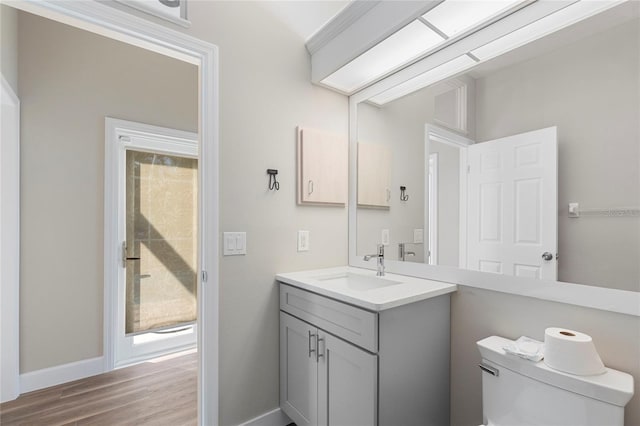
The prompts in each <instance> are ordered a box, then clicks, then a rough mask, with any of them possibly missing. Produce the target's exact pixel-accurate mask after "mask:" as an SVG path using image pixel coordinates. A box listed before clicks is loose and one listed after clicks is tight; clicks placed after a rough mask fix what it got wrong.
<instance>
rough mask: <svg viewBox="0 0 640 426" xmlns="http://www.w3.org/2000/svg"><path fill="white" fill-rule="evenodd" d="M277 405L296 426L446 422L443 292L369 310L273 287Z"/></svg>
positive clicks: (407, 425)
mask: <svg viewBox="0 0 640 426" xmlns="http://www.w3.org/2000/svg"><path fill="white" fill-rule="evenodd" d="M280 407H281V408H282V410H283V411H284V412H285V413H286V414H287V415H288V416H289V417H290V418H291V420H293V421H294V422H295V423H296V425H297V426H316V425H317V426H326V425H335V426H376V425H379V426H392V425H393V426H396V425H403V426H414V425H415V426H426V425H438V426H439V425H444V424H448V423H449V295H448V294H447V295H441V296H438V297H434V298H432V299H427V300H422V301H419V302H414V303H410V304H407V305H403V306H398V307H395V308H391V309H387V310H383V311H379V312H373V311H369V310H366V309H362V308H360V307H357V306H353V305H350V304H347V303H343V302H341V301H338V300H335V299H331V298H328V297H325V296H321V295H319V294H316V293H312V292H309V291H306V290H303V289H301V288H298V287H294V286H290V285H287V284H283V283H280Z"/></svg>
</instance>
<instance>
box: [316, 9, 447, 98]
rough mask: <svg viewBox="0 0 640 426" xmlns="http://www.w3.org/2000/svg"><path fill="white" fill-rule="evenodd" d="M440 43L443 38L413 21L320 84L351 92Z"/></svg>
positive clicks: (420, 23)
mask: <svg viewBox="0 0 640 426" xmlns="http://www.w3.org/2000/svg"><path fill="white" fill-rule="evenodd" d="M443 41H444V38H442V37H441V36H440V35H438V34H437V33H436V32H435V31H433V30H431V29H430V28H429V27H427V26H426V25H424V24H423V23H422V22H420V21H418V20H416V21H413V22H412V23H410V24H409V25H407V26H406V27H404V28H402V29H401V30H399V31H398V32H396V33H394V34H393V35H391V36H389V37H387V38H386V39H385V40H383V41H382V42H380V43H378V44H377V45H376V46H374V47H373V48H371V49H369V50H368V51H366V52H365V53H363V54H362V55H360V56H358V57H357V58H356V59H354V60H353V61H351V62H349V63H348V64H346V65H345V66H343V67H342V68H340V69H339V70H337V71H336V72H334V73H333V74H331V75H330V76H328V77H326V78H325V79H324V80H322V83H324V84H327V85H329V86H331V87H334V88H336V89H338V90H342V91H343V92H346V93H352V92H353V91H354V90H356V89H358V88H360V87H362V86H364V85H366V84H367V83H370V82H372V81H374V80H376V79H377V78H379V77H382V76H383V75H385V74H387V73H389V72H391V71H393V70H395V69H396V68H399V67H401V66H403V65H405V64H407V63H408V62H410V61H411V60H413V59H417V58H418V57H420V56H421V55H423V54H424V53H426V52H428V51H429V50H431V48H433V47H434V46H435V45H437V44H439V43H442V42H443Z"/></svg>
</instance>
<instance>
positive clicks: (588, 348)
mask: <svg viewBox="0 0 640 426" xmlns="http://www.w3.org/2000/svg"><path fill="white" fill-rule="evenodd" d="M544 362H545V364H547V365H548V366H549V367H551V368H553V369H555V370H560V371H564V372H565V373H570V374H576V375H579V376H593V375H596V374H602V373H604V372H606V369H605V367H604V364H603V363H602V360H601V359H600V355H598V351H597V350H596V347H595V345H594V344H593V340H592V339H591V336H589V335H587V334H584V333H580V332H579V331H573V330H567V329H565V328H558V327H550V328H547V329H546V330H545V331H544Z"/></svg>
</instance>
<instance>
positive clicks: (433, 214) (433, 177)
mask: <svg viewBox="0 0 640 426" xmlns="http://www.w3.org/2000/svg"><path fill="white" fill-rule="evenodd" d="M426 155H427V156H428V160H427V164H428V167H427V170H426V173H427V182H426V184H427V186H426V188H427V190H429V189H431V191H429V192H428V195H427V197H425V198H428V200H426V202H427V206H428V208H429V210H428V211H427V212H426V218H425V220H426V222H425V225H426V228H427V229H428V231H427V243H426V244H424V243H423V244H422V246H423V248H424V263H428V264H429V265H437V264H438V208H439V202H438V193H439V188H438V161H439V158H438V153H437V152H434V153H433V154H430V153H428V152H427V153H426Z"/></svg>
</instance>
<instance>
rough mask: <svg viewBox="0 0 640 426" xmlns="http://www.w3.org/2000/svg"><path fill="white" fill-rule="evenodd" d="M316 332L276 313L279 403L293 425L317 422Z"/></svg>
mask: <svg viewBox="0 0 640 426" xmlns="http://www.w3.org/2000/svg"><path fill="white" fill-rule="evenodd" d="M317 332H318V331H317V329H316V328H315V327H312V326H310V325H309V324H307V323H305V322H302V321H300V320H299V319H296V318H294V317H292V316H290V315H287V314H285V313H283V312H280V406H281V408H282V410H283V411H284V412H285V413H286V414H287V415H288V416H289V417H290V418H291V420H293V421H294V422H295V423H296V425H297V426H315V425H317V418H318V402H317V401H318V372H317V362H316V356H315V355H316V353H315V350H316V348H315V345H316V333H317Z"/></svg>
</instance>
